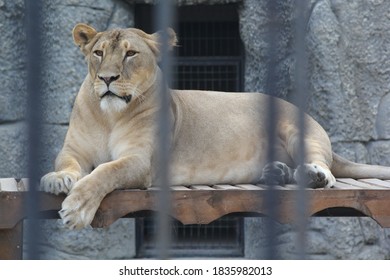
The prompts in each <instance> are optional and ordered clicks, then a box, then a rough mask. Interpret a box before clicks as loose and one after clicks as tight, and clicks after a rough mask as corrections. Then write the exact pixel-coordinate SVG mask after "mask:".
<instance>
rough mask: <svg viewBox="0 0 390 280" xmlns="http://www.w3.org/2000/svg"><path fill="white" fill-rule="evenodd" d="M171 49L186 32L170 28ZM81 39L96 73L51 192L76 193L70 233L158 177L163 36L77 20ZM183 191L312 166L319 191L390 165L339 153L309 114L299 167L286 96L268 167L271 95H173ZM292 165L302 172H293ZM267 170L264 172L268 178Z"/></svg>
mask: <svg viewBox="0 0 390 280" xmlns="http://www.w3.org/2000/svg"><path fill="white" fill-rule="evenodd" d="M170 35H171V38H170V44H171V45H172V46H174V45H175V44H176V35H175V34H174V32H173V31H171V32H170ZM73 38H74V42H75V43H76V45H78V46H79V47H80V49H81V51H82V52H83V54H84V55H85V57H86V60H87V63H88V75H87V77H86V78H85V80H84V82H83V84H82V86H81V89H80V91H79V93H78V95H77V98H76V101H75V104H74V108H73V112H72V116H71V120H70V124H69V130H68V132H67V135H66V139H65V143H64V146H63V148H62V150H61V152H60V153H59V155H58V157H57V159H56V163H55V172H51V173H49V174H47V175H45V176H44V177H43V178H42V180H41V187H42V189H43V190H45V191H48V192H51V193H55V194H58V193H67V194H68V196H67V197H66V199H65V200H64V202H63V204H62V210H61V211H60V215H61V217H62V220H63V223H64V224H65V225H66V226H68V227H69V228H83V227H85V226H87V225H89V224H90V223H91V221H92V219H93V217H94V215H95V213H96V210H97V209H98V207H99V205H100V202H101V201H102V199H103V198H104V197H105V196H106V195H107V194H108V193H110V192H112V191H113V190H115V189H117V188H148V187H150V186H151V185H152V183H153V180H154V172H153V170H154V168H153V167H154V158H153V155H154V152H155V149H156V140H155V138H156V124H155V120H156V112H157V111H158V100H157V94H158V93H159V89H158V86H159V84H160V81H161V70H160V69H159V67H158V65H157V62H158V57H159V35H158V33H155V34H146V33H145V32H143V31H141V30H138V29H134V28H129V29H117V30H111V31H105V32H97V31H96V30H95V29H94V28H92V27H90V26H88V25H86V24H77V25H76V26H75V28H74V29H73ZM171 97H172V100H171V107H170V114H171V116H172V120H173V123H172V126H173V127H172V130H171V133H172V137H171V139H172V143H171V151H172V163H171V182H172V184H173V185H190V184H217V183H225V184H236V183H256V182H259V181H260V180H265V179H267V175H270V176H269V177H270V178H273V177H274V173H273V172H271V171H272V170H275V169H276V170H278V172H277V173H278V174H279V175H280V176H278V177H279V179H276V180H277V183H280V184H283V183H290V182H295V181H296V180H297V177H298V172H297V171H296V170H298V169H299V170H304V172H306V174H307V177H308V178H309V180H310V181H309V185H310V186H312V187H331V186H332V185H333V184H334V183H335V177H334V176H342V177H354V178H362V177H370V176H374V177H377V178H386V179H390V168H386V167H380V166H369V165H361V164H356V163H352V162H349V161H347V160H344V159H342V158H341V157H339V156H337V155H335V154H334V153H332V150H331V144H330V140H329V138H328V136H327V134H326V133H325V131H324V130H323V129H322V127H321V126H320V125H319V124H318V123H317V122H316V121H314V120H313V119H312V118H311V117H309V116H307V117H306V118H307V130H306V131H307V133H306V135H305V140H306V145H307V157H306V161H307V163H306V164H305V165H304V166H301V167H300V168H297V166H296V162H297V160H296V159H297V157H298V155H297V153H298V145H299V141H298V129H297V127H296V124H295V118H296V115H297V108H296V107H294V106H293V105H292V104H290V103H288V102H286V101H283V100H280V99H277V101H276V102H277V104H278V106H279V108H280V113H281V114H280V116H279V119H278V123H277V140H276V142H275V143H272V144H273V145H274V146H275V149H276V157H275V159H276V160H277V162H276V163H269V164H267V162H266V158H267V156H266V151H267V146H268V143H267V139H268V136H267V130H266V116H265V114H266V112H267V108H266V106H267V104H268V99H269V98H271V97H269V96H267V95H263V94H260V93H229V94H227V93H221V92H213V91H195V90H189V91H183V90H171ZM292 168H297V169H296V170H293V169H292ZM263 169H264V172H263Z"/></svg>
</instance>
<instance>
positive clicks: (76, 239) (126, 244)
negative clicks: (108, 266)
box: [26, 219, 136, 260]
mask: <svg viewBox="0 0 390 280" xmlns="http://www.w3.org/2000/svg"><path fill="white" fill-rule="evenodd" d="M40 228H41V234H42V238H41V240H40V245H39V249H40V253H41V255H40V258H41V259H49V260H69V259H71V260H77V259H90V260H105V259H131V258H134V257H135V254H136V247H135V220H134V219H121V220H118V221H116V222H115V223H114V224H112V225H111V226H110V227H108V228H102V229H83V230H79V231H74V230H68V229H65V228H64V227H63V225H62V223H61V221H60V220H42V221H40ZM26 245H27V246H26V249H28V244H26Z"/></svg>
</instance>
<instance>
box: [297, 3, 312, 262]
mask: <svg viewBox="0 0 390 280" xmlns="http://www.w3.org/2000/svg"><path fill="white" fill-rule="evenodd" d="M295 3H296V4H295V18H296V21H295V36H294V37H295V53H296V71H295V75H296V77H295V80H296V93H295V98H296V101H295V102H296V104H297V106H298V108H299V113H298V116H297V117H298V127H299V158H298V162H297V163H298V165H300V166H302V165H303V164H304V163H305V158H306V145H305V139H304V136H305V132H306V126H305V111H306V105H307V98H308V84H307V82H308V76H307V74H308V72H307V67H308V57H307V50H306V43H305V35H306V32H305V31H306V24H307V11H308V5H309V4H308V1H307V0H298V1H295ZM301 170H303V169H301ZM300 176H301V178H302V177H303V176H305V174H301V175H300ZM306 181H307V180H301V182H299V190H298V196H297V219H296V226H297V242H296V244H297V257H298V258H299V259H306V250H305V249H306V228H307V207H308V196H307V194H306V191H305V189H306V188H307V186H306V185H305V183H304V182H306Z"/></svg>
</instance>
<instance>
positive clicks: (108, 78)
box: [98, 75, 119, 86]
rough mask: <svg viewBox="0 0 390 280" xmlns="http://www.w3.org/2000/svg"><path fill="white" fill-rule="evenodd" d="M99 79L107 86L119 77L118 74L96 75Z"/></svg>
mask: <svg viewBox="0 0 390 280" xmlns="http://www.w3.org/2000/svg"><path fill="white" fill-rule="evenodd" d="M98 77H99V79H100V80H102V81H104V82H105V83H106V85H107V86H109V85H110V84H111V83H112V82H113V81H116V80H118V79H119V75H118V76H110V77H103V76H98Z"/></svg>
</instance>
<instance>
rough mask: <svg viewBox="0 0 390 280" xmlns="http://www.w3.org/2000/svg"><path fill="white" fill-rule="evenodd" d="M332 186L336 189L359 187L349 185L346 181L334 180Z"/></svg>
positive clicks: (355, 188) (354, 188)
mask: <svg viewBox="0 0 390 280" xmlns="http://www.w3.org/2000/svg"><path fill="white" fill-rule="evenodd" d="M333 188H334V189H335V190H337V189H339V190H357V189H361V187H358V186H354V185H351V184H348V183H344V182H342V181H336V183H335V184H334V185H333Z"/></svg>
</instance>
